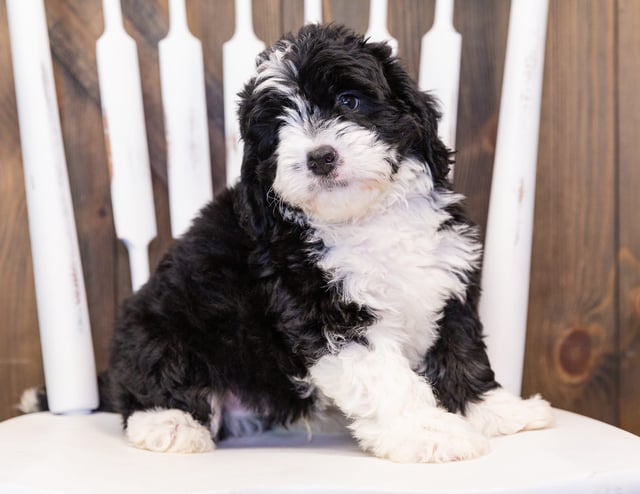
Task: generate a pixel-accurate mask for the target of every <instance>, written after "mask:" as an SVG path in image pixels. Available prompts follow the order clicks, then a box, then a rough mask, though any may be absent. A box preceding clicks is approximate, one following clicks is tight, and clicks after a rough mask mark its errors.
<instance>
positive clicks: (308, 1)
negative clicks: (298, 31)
mask: <svg viewBox="0 0 640 494" xmlns="http://www.w3.org/2000/svg"><path fill="white" fill-rule="evenodd" d="M304 23H305V24H322V0H304Z"/></svg>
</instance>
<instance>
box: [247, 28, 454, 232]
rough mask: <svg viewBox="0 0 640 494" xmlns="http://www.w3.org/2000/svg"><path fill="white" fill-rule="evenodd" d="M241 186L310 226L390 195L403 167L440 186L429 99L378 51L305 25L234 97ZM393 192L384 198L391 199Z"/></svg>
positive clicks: (442, 171)
mask: <svg viewBox="0 0 640 494" xmlns="http://www.w3.org/2000/svg"><path fill="white" fill-rule="evenodd" d="M240 123H241V131H242V136H243V139H244V141H245V160H244V164H243V172H242V173H243V180H258V181H259V182H261V183H262V184H263V185H264V186H266V187H268V188H269V191H270V193H271V194H272V195H275V198H276V199H277V200H278V201H279V202H280V203H281V204H283V205H284V206H286V207H290V208H294V209H297V210H300V211H302V213H304V214H305V215H306V216H307V217H308V218H309V219H311V220H312V221H321V222H329V223H334V222H342V221H347V220H352V219H354V218H358V217H361V216H363V215H365V214H367V213H368V212H369V211H370V210H371V209H372V208H374V207H375V206H376V205H377V204H380V203H381V202H383V201H384V200H385V198H386V197H387V196H388V195H389V194H391V193H395V194H397V189H398V187H397V185H396V184H397V182H398V180H397V179H398V177H399V174H400V175H401V174H402V173H403V167H407V166H408V165H407V163H408V162H411V163H413V164H414V165H415V163H420V164H421V165H422V166H424V167H426V168H425V172H426V173H428V174H429V176H430V179H431V180H432V181H433V182H437V181H441V180H444V177H445V176H446V173H447V169H448V164H449V154H448V151H447V150H446V149H445V148H444V146H443V145H442V144H441V143H440V142H439V141H438V139H437V136H436V126H437V112H436V111H435V109H434V105H433V102H432V100H431V99H430V98H429V97H428V96H426V95H425V94H423V93H421V92H420V91H418V90H417V88H416V86H415V84H414V83H413V81H411V80H410V79H409V77H408V76H407V74H406V72H405V71H404V70H403V69H402V68H401V66H400V65H399V62H398V61H396V60H395V59H393V58H392V57H391V56H390V49H389V47H387V46H386V45H384V44H377V43H365V42H364V40H363V39H362V37H359V36H356V35H355V34H353V33H352V32H351V31H349V30H347V29H345V28H342V27H336V26H329V27H319V26H307V27H305V28H303V29H302V30H301V31H300V33H299V34H298V35H297V36H296V37H289V38H285V39H283V40H281V41H279V42H278V43H276V44H275V45H274V46H273V47H272V48H270V49H269V50H267V51H266V52H264V53H263V54H262V55H261V56H260V57H259V60H258V68H257V75H256V77H255V79H253V80H252V81H251V82H250V83H249V84H248V85H247V87H246V89H245V91H244V93H243V94H242V102H241V106H240ZM392 191H393V192H392Z"/></svg>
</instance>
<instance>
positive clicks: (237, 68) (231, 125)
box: [222, 0, 265, 186]
mask: <svg viewBox="0 0 640 494" xmlns="http://www.w3.org/2000/svg"><path fill="white" fill-rule="evenodd" d="M235 10H236V12H235V17H236V24H235V25H236V29H235V33H234V34H233V37H232V38H231V39H230V40H229V41H227V42H226V43H224V44H223V46H222V64H223V66H222V70H223V84H224V132H225V142H226V152H227V185H229V186H231V185H234V184H235V183H236V182H237V180H238V178H239V177H240V169H241V167H242V142H241V141H240V127H239V125H238V116H237V110H238V93H239V92H240V91H241V90H242V88H243V87H244V84H246V83H247V82H248V81H249V79H250V78H251V76H252V75H253V74H254V73H255V70H256V63H255V60H256V56H257V55H258V54H259V53H260V52H261V51H262V50H264V48H265V46H264V43H263V42H262V41H260V40H259V39H258V38H257V37H256V35H255V34H254V32H253V19H252V13H251V0H236V1H235Z"/></svg>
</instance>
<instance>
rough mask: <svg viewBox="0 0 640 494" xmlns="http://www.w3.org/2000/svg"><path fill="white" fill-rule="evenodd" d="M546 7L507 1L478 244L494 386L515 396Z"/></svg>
mask: <svg viewBox="0 0 640 494" xmlns="http://www.w3.org/2000/svg"><path fill="white" fill-rule="evenodd" d="M547 10H548V1H547V0H537V1H535V2H531V1H529V0H513V1H512V2H511V13H510V17H509V34H508V38H507V54H506V58H505V67H504V77H503V79H502V96H501V100H500V116H499V118H500V120H499V126H498V137H497V143H496V154H495V162H494V166H493V181H492V186H491V198H490V202H489V216H488V220H487V232H486V240H485V254H484V263H483V275H482V289H483V295H482V299H481V302H480V317H481V319H482V321H483V323H484V326H485V330H486V333H487V345H488V350H489V358H490V360H491V365H492V367H493V369H494V371H495V373H496V376H497V379H498V381H499V382H500V383H501V384H502V385H503V386H504V387H505V388H507V389H508V390H510V391H512V392H514V393H516V394H520V389H521V382H522V367H523V358H524V344H525V336H526V330H527V308H528V301H529V270H530V264H531V240H532V235H533V211H534V209H533V208H534V197H535V184H536V164H537V156H538V129H539V124H540V102H541V98H542V75H543V69H544V52H545V39H546V28H547Z"/></svg>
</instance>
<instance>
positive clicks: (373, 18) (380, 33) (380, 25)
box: [365, 0, 398, 55]
mask: <svg viewBox="0 0 640 494" xmlns="http://www.w3.org/2000/svg"><path fill="white" fill-rule="evenodd" d="M365 36H366V37H368V38H371V40H372V41H386V42H387V43H388V44H389V46H391V50H392V53H393V54H394V55H397V54H398V40H397V39H396V38H394V37H393V36H391V34H390V33H389V29H388V27H387V0H371V3H370V5H369V28H368V29H367V32H366V34H365Z"/></svg>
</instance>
